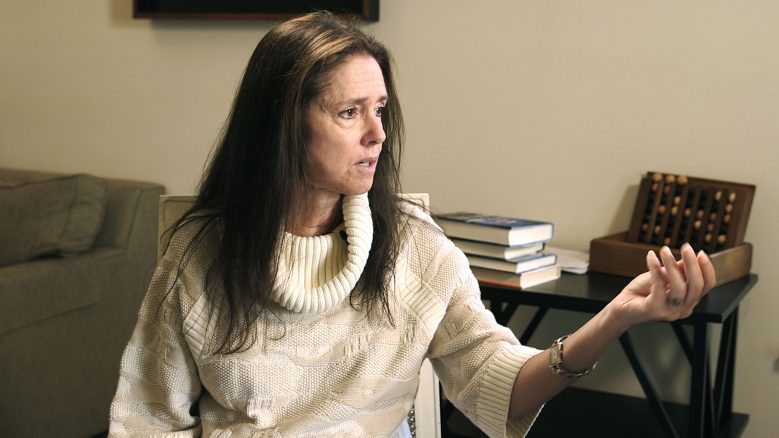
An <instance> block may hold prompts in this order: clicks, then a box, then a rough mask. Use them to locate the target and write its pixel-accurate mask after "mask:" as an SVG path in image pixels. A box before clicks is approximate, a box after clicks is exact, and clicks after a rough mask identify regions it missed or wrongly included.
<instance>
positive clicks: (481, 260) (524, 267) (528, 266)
mask: <svg viewBox="0 0 779 438" xmlns="http://www.w3.org/2000/svg"><path fill="white" fill-rule="evenodd" d="M465 256H466V257H467V258H468V263H469V264H470V265H471V266H476V267H479V268H487V269H495V270H498V271H505V272H511V273H513V274H521V273H522V272H526V271H531V270H533V269H537V268H542V267H544V266H549V265H554V264H555V263H556V262H557V256H556V255H555V254H546V253H543V252H540V253H535V254H530V255H526V256H522V257H520V258H517V259H513V260H498V259H491V258H489V257H479V256H475V255H468V254H466V255H465Z"/></svg>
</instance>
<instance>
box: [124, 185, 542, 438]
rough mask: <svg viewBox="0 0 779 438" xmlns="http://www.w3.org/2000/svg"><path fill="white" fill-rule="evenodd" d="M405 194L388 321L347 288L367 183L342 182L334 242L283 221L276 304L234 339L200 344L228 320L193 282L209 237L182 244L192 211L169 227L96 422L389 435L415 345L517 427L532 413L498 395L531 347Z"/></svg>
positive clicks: (233, 431)
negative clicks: (511, 408)
mask: <svg viewBox="0 0 779 438" xmlns="http://www.w3.org/2000/svg"><path fill="white" fill-rule="evenodd" d="M404 208H405V210H404V211H405V213H406V215H405V216H404V217H406V220H404V221H403V223H402V224H401V225H400V227H401V238H402V241H403V244H402V247H401V253H400V256H399V259H398V264H397V266H396V272H395V277H394V278H393V279H392V281H393V283H392V285H393V287H392V288H391V292H390V293H391V296H390V302H391V308H392V309H391V310H392V313H393V316H394V319H395V325H394V327H393V326H392V325H390V324H389V323H388V322H386V321H385V320H383V319H381V318H377V317H368V316H367V315H366V314H365V312H364V311H362V310H360V309H355V308H353V307H352V306H351V305H350V304H349V300H348V299H346V298H347V297H348V295H349V294H350V293H352V292H353V291H354V290H355V285H356V284H357V280H358V279H359V277H360V274H361V272H362V270H363V268H364V266H365V261H366V259H367V254H368V250H369V249H370V245H371V240H372V236H373V230H372V225H371V224H372V221H371V216H370V207H369V205H368V200H367V196H365V195H363V196H357V197H347V198H346V199H345V200H344V203H343V210H344V224H343V230H345V233H346V241H344V239H343V238H342V237H341V232H340V231H341V230H340V229H339V230H336V231H335V232H333V233H331V234H328V235H325V236H316V237H299V236H293V235H289V234H287V235H285V236H284V239H283V240H282V245H281V249H280V251H281V254H280V256H281V257H280V261H279V266H278V269H279V276H278V280H277V282H276V286H275V288H274V290H273V291H272V297H273V299H274V301H275V303H274V305H272V306H271V308H270V309H269V310H270V311H271V312H269V313H268V314H267V316H266V317H265V318H263V319H262V320H260V321H258V322H257V323H256V334H257V341H256V342H255V343H254V344H252V345H251V346H250V347H249V348H248V349H247V350H246V351H244V352H240V353H234V354H215V353H214V351H215V348H216V344H217V343H216V341H215V340H218V339H221V337H222V336H224V334H225V333H226V327H227V322H226V318H225V314H224V312H223V309H224V307H225V305H224V296H223V291H221V290H209V291H208V293H206V292H205V287H204V277H205V273H206V272H207V271H208V268H209V266H211V263H212V262H213V259H212V254H214V247H215V245H216V244H217V242H216V238H215V236H213V235H209V236H207V237H206V238H205V240H204V241H203V242H201V244H199V245H195V246H193V251H192V253H191V257H189V258H184V254H185V252H184V250H185V248H186V246H187V244H188V243H189V241H190V239H191V238H192V236H193V235H194V231H195V229H196V227H197V226H196V225H194V224H191V225H189V226H187V227H185V228H184V229H183V230H181V231H180V232H178V233H176V235H175V236H174V237H173V239H172V241H171V244H170V246H169V248H168V251H167V253H166V254H165V256H164V257H163V259H162V260H161V261H160V263H159V266H158V268H157V272H156V273H155V275H154V278H153V279H152V282H151V285H150V286H149V290H148V292H147V294H146V297H145V299H144V302H143V304H142V306H141V309H140V312H139V316H138V323H137V325H136V328H135V331H134V333H133V335H132V338H131V339H130V342H129V343H128V345H127V348H126V350H125V352H124V355H123V357H122V362H121V373H120V378H119V384H118V386H117V391H116V395H115V396H114V401H113V403H112V404H111V419H110V433H109V435H110V436H112V437H125V436H144V437H148V436H158V437H190V436H204V437H223V438H226V437H244V436H246V437H403V436H407V430H408V429H407V428H404V427H403V426H404V421H405V417H406V414H407V413H408V411H409V409H410V408H411V406H412V403H413V401H414V397H415V395H416V389H417V385H418V375H419V367H420V366H421V363H422V361H423V360H424V359H425V358H426V357H427V358H430V359H431V361H432V363H433V367H434V368H435V370H436V373H437V374H438V376H439V377H440V379H441V382H442V384H443V387H444V390H445V391H446V393H447V396H448V397H449V399H450V400H452V401H453V402H454V403H455V405H456V406H457V407H458V408H459V409H460V410H461V411H463V412H464V413H465V415H467V416H468V417H469V418H470V419H471V420H472V421H473V422H474V423H475V424H477V425H478V426H479V427H480V428H481V429H482V430H484V431H485V432H486V433H487V434H488V435H490V436H495V437H501V436H512V437H513V436H523V435H524V434H526V433H527V431H528V429H529V428H530V426H531V425H532V422H533V421H534V419H535V417H536V415H537V412H535V413H533V414H531V415H528V416H526V417H524V418H522V419H520V420H519V421H516V422H511V423H509V424H507V423H506V418H507V413H508V403H509V397H510V395H511V391H512V387H513V384H514V379H515V377H516V375H517V373H518V372H519V369H520V368H521V367H522V366H523V364H524V363H525V362H526V361H527V359H528V358H530V357H531V356H533V355H535V354H537V353H538V351H539V350H536V349H533V348H530V347H525V346H522V345H520V344H519V342H518V341H517V339H516V337H514V335H513V334H512V333H511V331H510V330H508V329H506V328H503V327H501V326H499V325H498V324H497V323H496V322H495V319H494V317H493V315H492V314H491V313H490V312H489V311H488V310H486V309H485V308H484V305H483V304H482V302H481V300H480V298H479V290H478V283H477V282H476V280H475V278H474V277H473V275H472V274H471V272H470V270H469V268H468V262H467V260H466V259H465V256H464V255H463V254H462V252H460V251H459V250H458V249H457V248H456V247H455V246H454V245H453V244H452V243H451V242H450V241H449V240H447V239H446V237H445V236H444V235H443V233H442V232H441V231H440V229H438V228H437V226H436V225H435V224H434V223H433V222H432V220H431V219H430V217H429V216H427V215H426V214H425V213H423V212H421V211H420V210H418V209H416V208H415V207H404ZM182 259H184V260H185V263H184V264H183V270H181V272H179V266H180V261H181V260H182ZM177 273H178V274H179V275H177Z"/></svg>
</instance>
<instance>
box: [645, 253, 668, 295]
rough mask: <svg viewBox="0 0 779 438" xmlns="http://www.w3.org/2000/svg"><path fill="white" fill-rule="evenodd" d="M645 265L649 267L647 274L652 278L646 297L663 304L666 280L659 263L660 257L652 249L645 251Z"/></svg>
mask: <svg viewBox="0 0 779 438" xmlns="http://www.w3.org/2000/svg"><path fill="white" fill-rule="evenodd" d="M646 267H647V268H648V269H649V274H650V276H651V278H652V288H651V289H650V291H649V298H648V299H649V300H650V301H654V302H657V303H658V304H659V305H662V306H665V301H666V295H665V291H666V289H667V283H668V282H667V280H666V277H665V275H664V273H663V268H662V266H661V265H660V259H658V258H657V254H655V252H654V251H651V250H650V251H649V252H647V253H646Z"/></svg>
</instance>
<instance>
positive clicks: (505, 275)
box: [436, 213, 560, 289]
mask: <svg viewBox="0 0 779 438" xmlns="http://www.w3.org/2000/svg"><path fill="white" fill-rule="evenodd" d="M436 222H438V224H439V225H441V228H443V230H444V233H446V235H447V236H449V238H450V239H452V242H454V244H455V245H457V247H458V248H460V249H461V250H462V251H463V252H464V253H465V255H466V257H467V258H468V262H469V263H470V265H471V270H472V271H473V273H474V275H476V278H477V279H478V280H479V282H481V283H486V284H497V285H500V286H508V287H514V288H520V289H521V288H526V287H530V286H534V285H536V284H540V283H544V282H547V281H551V280H555V279H557V278H560V265H559V264H558V263H557V256H556V255H555V254H554V253H546V252H544V247H545V245H546V243H547V242H549V241H551V240H552V239H553V238H554V234H555V226H554V224H553V223H552V222H545V221H535V220H528V219H519V218H512V217H504V216H486V215H482V214H477V213H448V214H441V215H437V216H436Z"/></svg>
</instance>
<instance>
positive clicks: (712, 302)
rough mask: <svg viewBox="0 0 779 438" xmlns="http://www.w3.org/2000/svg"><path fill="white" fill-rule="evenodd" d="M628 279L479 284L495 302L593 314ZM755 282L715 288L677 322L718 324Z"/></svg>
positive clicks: (591, 276) (751, 278) (597, 276)
mask: <svg viewBox="0 0 779 438" xmlns="http://www.w3.org/2000/svg"><path fill="white" fill-rule="evenodd" d="M630 280H631V279H630V278H627V277H620V276H616V275H610V274H601V273H598V272H589V273H587V274H582V275H576V274H568V273H563V275H562V276H561V277H560V278H559V279H558V280H554V281H550V282H548V283H543V284H540V285H537V286H533V287H530V288H527V289H523V290H517V289H512V288H507V287H501V286H493V285H486V284H482V285H481V291H482V298H484V299H487V300H490V299H493V298H494V299H497V300H500V301H503V302H515V303H518V304H525V305H531V306H538V307H548V308H554V309H563V310H573V311H578V312H589V313H597V312H599V311H600V310H601V309H603V307H604V306H605V305H606V304H608V303H609V302H610V301H611V300H612V299H613V298H614V297H615V296H616V295H617V294H618V293H619V291H621V290H622V288H624V287H625V286H626V285H627V284H628V283H629V282H630ZM756 282H757V275H756V274H750V275H748V276H745V277H743V278H740V279H738V280H735V281H732V282H730V283H726V284H723V285H720V286H717V287H715V288H714V289H712V290H711V291H709V293H708V294H707V295H706V296H705V297H704V298H703V299H702V300H701V302H700V303H699V304H698V306H697V307H696V308H695V311H694V312H693V314H692V315H691V316H690V317H689V318H687V319H685V320H683V321H680V322H682V323H684V324H692V323H695V322H701V321H705V322H714V323H722V322H723V321H724V320H725V319H726V318H727V317H728V316H729V315H730V314H731V313H732V312H733V310H735V309H736V308H737V307H738V304H739V303H740V302H741V300H742V299H743V298H744V296H746V294H747V292H749V290H750V289H751V288H752V286H753V285H754V284H755V283H756Z"/></svg>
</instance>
